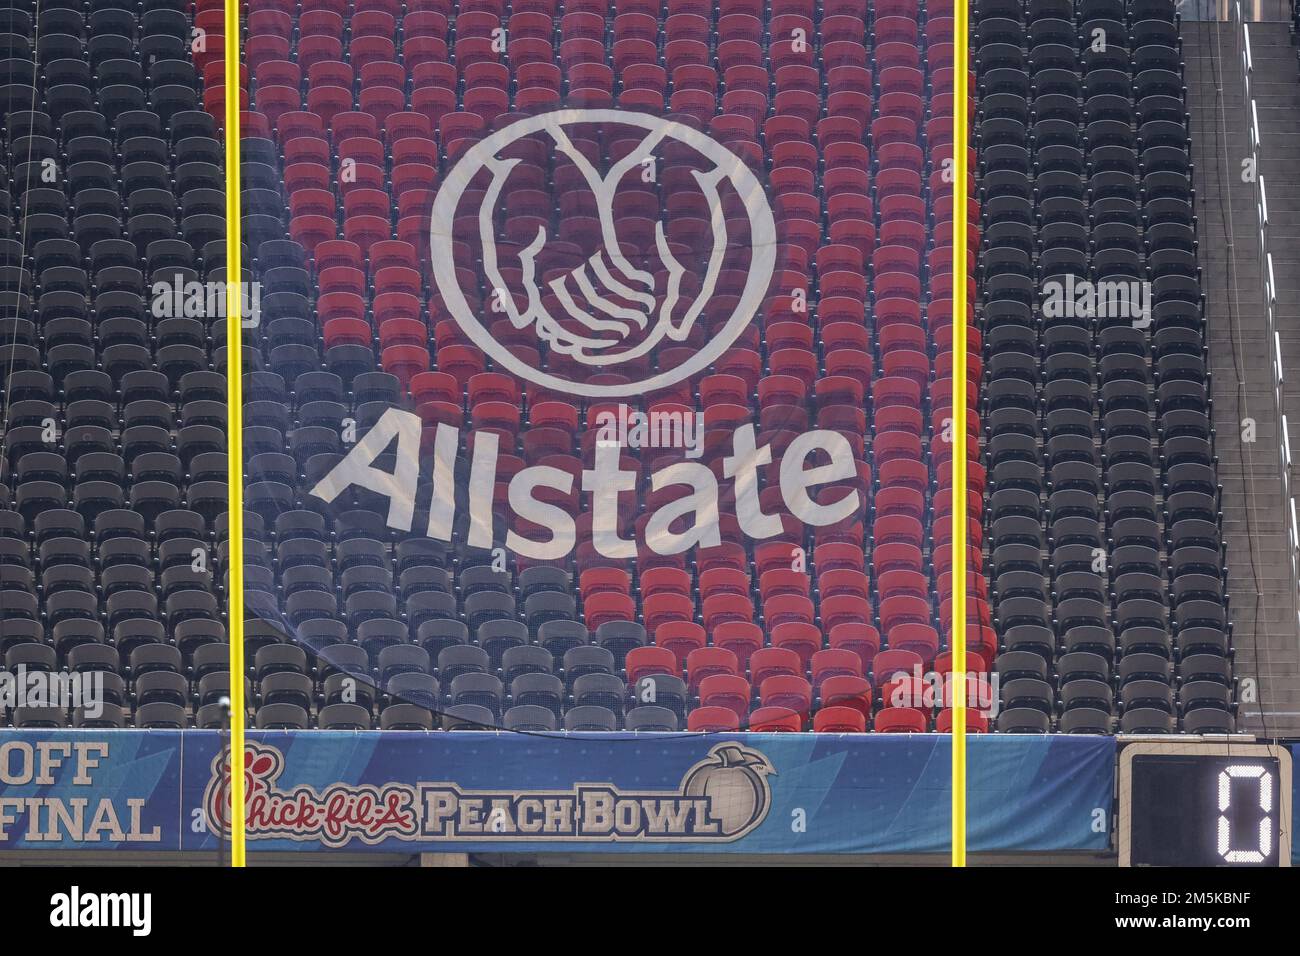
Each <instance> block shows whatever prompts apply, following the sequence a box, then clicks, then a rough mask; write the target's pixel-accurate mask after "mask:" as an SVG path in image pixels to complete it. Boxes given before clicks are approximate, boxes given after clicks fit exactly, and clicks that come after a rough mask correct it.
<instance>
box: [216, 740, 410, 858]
mask: <svg viewBox="0 0 1300 956" xmlns="http://www.w3.org/2000/svg"><path fill="white" fill-rule="evenodd" d="M244 768H245V769H244V795H245V800H244V805H245V807H246V821H245V832H246V835H247V837H248V839H250V840H270V839H277V838H278V839H286V840H297V841H315V842H319V843H321V844H323V845H325V846H327V847H331V848H338V847H342V846H344V845H346V844H347V843H348V842H349V841H351V840H354V839H356V840H360V841H361V842H363V843H368V844H375V843H381V842H383V841H384V840H386V839H388V838H389V837H396V838H399V839H408V840H409V839H411V838H412V837H414V836H415V835H416V834H417V833H418V832H419V819H418V817H419V814H418V812H417V810H416V802H415V790H414V788H412V787H408V786H404V785H402V784H397V783H386V784H384V785H383V786H380V787H375V786H370V785H368V784H361V785H355V786H354V785H349V784H342V783H335V784H331V785H330V786H328V787H326V788H325V789H324V790H319V791H318V790H316V789H314V788H312V787H308V786H297V787H294V788H293V789H291V790H281V789H278V788H277V787H276V785H275V784H276V781H277V780H278V779H279V777H280V774H281V773H282V772H283V771H284V755H283V754H281V753H280V751H279V750H277V749H276V748H275V747H270V746H266V745H264V744H258V743H248V744H247V745H246V746H245V748H244ZM229 784H230V761H229V759H228V758H227V757H225V756H223V755H222V754H218V755H217V756H216V758H214V759H213V761H212V775H211V778H210V779H209V781H208V786H207V789H206V790H205V791H204V793H203V814H204V816H205V818H206V820H207V824H208V829H209V831H210V832H214V833H226V832H228V831H229V829H230V788H229Z"/></svg>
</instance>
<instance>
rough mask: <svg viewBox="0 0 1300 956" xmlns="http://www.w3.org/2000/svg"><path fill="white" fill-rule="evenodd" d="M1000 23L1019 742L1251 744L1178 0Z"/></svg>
mask: <svg viewBox="0 0 1300 956" xmlns="http://www.w3.org/2000/svg"><path fill="white" fill-rule="evenodd" d="M977 9H978V13H977V17H976V21H975V36H974V40H973V42H974V53H973V55H974V60H975V65H976V67H977V70H978V76H979V112H978V116H977V143H978V148H979V173H980V198H981V201H982V228H983V247H982V259H981V263H980V272H979V279H980V293H981V306H980V311H981V319H982V326H983V334H984V342H985V349H986V353H985V354H986V358H987V375H986V378H985V385H984V393H983V415H984V422H985V430H984V441H985V464H986V467H987V469H988V506H987V521H986V524H985V533H986V537H987V547H986V557H987V580H988V589H989V594H990V597H991V599H992V608H993V621H992V630H993V631H994V633H995V637H996V641H997V645H998V648H999V651H1000V654H999V656H998V658H997V669H998V671H999V672H1000V685H1001V686H1000V694H1001V706H1002V712H1001V714H1000V715H999V717H998V728H999V729H1000V730H1004V731H1016V732H1045V731H1050V730H1057V731H1060V732H1065V733H1112V732H1116V731H1121V732H1124V733H1170V732H1176V731H1184V732H1188V733H1216V732H1226V731H1231V730H1232V728H1233V726H1234V712H1235V706H1236V705H1235V687H1234V682H1233V675H1232V666H1231V653H1232V626H1231V623H1230V621H1229V614H1228V595H1227V593H1226V591H1225V583H1226V579H1227V578H1226V571H1225V563H1224V553H1223V545H1222V535H1221V519H1220V511H1219V493H1220V492H1219V484H1218V479H1217V474H1216V459H1215V454H1214V430H1213V428H1212V427H1211V422H1212V415H1211V411H1212V409H1211V401H1210V390H1209V373H1208V371H1207V369H1206V360H1205V317H1204V314H1203V302H1202V296H1201V292H1200V275H1199V270H1198V268H1197V264H1196V263H1197V261H1196V220H1195V217H1194V214H1193V210H1194V201H1193V200H1194V193H1193V189H1192V169H1191V164H1190V161H1189V153H1188V135H1189V134H1188V120H1187V116H1186V114H1185V112H1184V105H1183V104H1184V88H1183V80H1182V73H1183V63H1182V58H1181V43H1180V40H1179V32H1178V18H1177V16H1176V15H1175V4H1174V3H1173V2H1171V0H1130V2H1125V0H1080V2H1078V3H1072V2H1068V0H1028V2H1023V3H1022V2H1020V0H980V2H979V3H978V8H977ZM1084 283H1093V284H1095V285H1094V286H1093V288H1095V289H1097V290H1099V292H1100V294H1099V295H1096V296H1092V297H1091V298H1090V297H1089V295H1088V292H1089V286H1086V285H1084ZM1103 286H1108V288H1103ZM1130 291H1131V292H1133V293H1135V295H1131V296H1129V297H1128V298H1125V297H1124V296H1123V295H1122V294H1121V293H1126V292H1130ZM1146 292H1149V300H1145V302H1146V304H1147V306H1148V307H1146V308H1143V307H1142V306H1143V304H1144V293H1146ZM1054 293H1055V295H1054ZM1067 299H1068V300H1070V301H1066V300H1067ZM1126 303H1127V304H1128V306H1129V307H1128V308H1125V307H1124V306H1125V305H1126ZM1089 304H1091V306H1092V308H1091V310H1090V311H1089V310H1088V309H1087V308H1083V309H1081V308H1080V306H1085V307H1086V306H1088V305H1089Z"/></svg>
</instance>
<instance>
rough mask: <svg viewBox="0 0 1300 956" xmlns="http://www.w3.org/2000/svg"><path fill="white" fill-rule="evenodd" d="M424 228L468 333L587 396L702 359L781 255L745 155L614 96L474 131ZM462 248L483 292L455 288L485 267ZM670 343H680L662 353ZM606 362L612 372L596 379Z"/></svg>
mask: <svg viewBox="0 0 1300 956" xmlns="http://www.w3.org/2000/svg"><path fill="white" fill-rule="evenodd" d="M615 147H616V148H615ZM603 151H607V152H608V155H609V163H608V168H607V169H606V170H605V171H603V172H602V171H601V169H600V168H598V167H600V166H601V165H604V164H602V163H601V161H600V160H599V156H600V154H601V153H602V152H603ZM556 202H558V204H559V207H560V213H561V215H560V217H559V219H558V221H555V220H554V218H553V205H554V203H556ZM665 208H666V209H667V215H665V213H664V209H665ZM431 239H432V261H433V273H434V278H435V280H436V282H437V288H438V293H439V295H440V296H441V297H442V302H443V306H444V307H445V309H446V310H447V312H448V313H449V314H450V315H451V317H452V318H453V319H454V320H455V321H456V323H457V324H458V325H459V326H460V327H461V329H463V330H464V332H465V334H466V335H467V336H468V337H469V339H470V340H471V341H472V342H473V343H474V344H475V345H477V346H478V347H479V348H480V349H482V350H483V352H484V353H486V354H487V355H488V356H489V357H490V358H491V359H492V360H493V361H494V362H495V363H496V364H497V365H498V366H499V367H501V368H503V369H505V370H507V371H510V372H512V373H514V374H515V375H518V376H519V377H520V378H523V379H527V380H528V381H530V382H533V383H535V384H537V385H541V386H543V387H545V388H548V389H551V390H554V391H559V392H567V393H570V394H574V395H579V396H584V397H589V398H617V397H627V396H633V395H640V394H644V393H647V392H653V391H656V390H660V389H664V388H667V387H669V386H671V385H674V384H676V383H677V382H680V381H682V380H684V379H687V378H689V377H690V376H692V375H695V374H697V373H699V372H702V371H703V370H705V369H706V368H708V367H709V365H710V364H712V363H713V362H714V361H716V360H717V359H718V358H719V357H720V356H721V355H722V354H723V353H724V352H725V351H726V350H727V349H728V348H729V347H730V346H731V345H732V344H733V343H734V342H735V341H736V339H737V338H738V337H739V336H740V335H741V333H742V332H743V331H744V329H745V327H746V326H747V325H748V324H749V322H750V321H751V320H752V319H753V317H754V315H755V313H756V312H757V311H758V309H759V306H760V305H761V304H762V301H763V298H764V296H765V295H766V294H767V290H768V285H769V283H770V282H771V280H772V275H773V272H774V269H775V263H776V224H775V221H774V220H773V217H772V210H771V207H770V206H769V205H768V201H767V197H766V195H765V193H764V191H763V187H762V185H761V184H760V183H759V181H758V179H757V178H756V177H755V176H754V174H753V172H751V171H750V169H749V167H748V166H746V165H745V163H744V162H743V161H742V160H741V159H740V157H739V156H737V155H736V154H734V153H733V152H731V151H730V150H729V149H727V148H726V147H725V146H723V145H722V144H720V143H718V142H717V141H715V140H713V139H712V138H710V137H709V136H707V135H705V134H704V133H701V132H699V131H698V130H695V129H693V128H691V127H689V126H686V125H684V124H682V123H679V122H676V121H674V120H671V119H664V118H662V117H657V116H651V115H649V114H645V113H634V112H626V111H623V110H613V109H566V110H559V111H556V112H552V113H545V114H542V115H539V116H532V117H528V118H525V119H521V120H518V121H516V122H514V123H512V124H510V125H509V126H507V127H506V128H505V129H502V130H499V131H498V132H496V133H493V134H492V135H491V136H488V137H487V138H486V139H484V140H482V141H481V142H479V143H477V144H475V145H474V146H473V147H471V148H470V149H469V150H468V151H466V152H465V154H464V155H463V156H462V157H461V158H460V159H459V161H458V162H457V163H456V164H455V166H454V167H453V168H452V169H451V171H450V172H449V173H448V175H447V177H446V179H445V180H444V181H443V183H442V185H441V187H440V188H439V190H438V195H437V198H436V200H435V202H434V206H433V215H432V222H431ZM466 246H468V247H469V249H470V250H472V252H473V253H475V254H476V256H477V260H478V263H480V264H481V278H482V280H483V283H484V288H483V289H482V290H478V289H474V288H469V289H467V288H465V285H466V284H467V282H466V275H465V273H466V271H468V272H469V273H471V274H473V273H475V272H478V271H479V268H474V269H469V270H464V269H461V270H459V271H458V265H459V266H464V265H466V259H465V256H464V252H465V247H466ZM458 254H459V257H458ZM458 258H459V262H458ZM738 276H743V280H742V279H738V278H737V277H738ZM503 339H505V341H503ZM519 345H525V346H527V347H525V348H519V347H517V346H519ZM511 346H516V347H514V348H512V347H511ZM673 346H683V347H684V348H683V349H682V350H681V351H680V356H681V357H680V358H679V360H676V361H669V360H667V359H666V357H665V352H666V350H667V349H669V348H671V347H673ZM557 372H559V373H562V374H557ZM604 373H616V375H608V374H607V375H605V377H606V379H607V380H606V381H603V382H602V381H599V380H594V379H596V377H597V376H600V375H602V374H604Z"/></svg>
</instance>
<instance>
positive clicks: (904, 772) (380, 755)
mask: <svg viewBox="0 0 1300 956" xmlns="http://www.w3.org/2000/svg"><path fill="white" fill-rule="evenodd" d="M246 750H247V767H248V769H247V773H246V779H245V782H246V789H247V808H248V831H247V832H248V840H249V848H250V851H254V852H255V851H256V850H258V849H262V850H279V851H283V850H321V849H347V850H349V851H358V850H375V851H384V852H419V851H420V850H430V851H474V852H483V851H497V852H544V851H546V850H547V849H549V848H554V849H555V850H558V851H564V852H593V851H594V852H628V851H632V852H639V853H644V852H664V853H674V852H676V853H682V852H686V853H691V852H695V853H699V852H708V853H714V852H739V853H789V854H826V853H851V854H887V853H888V854H907V853H945V852H947V850H948V841H949V813H950V779H949V774H950V755H951V751H950V738H949V737H947V736H945V735H929V734H927V735H903V734H897V735H896V734H862V735H857V734H851V735H834V734H637V735H632V734H580V735H566V734H519V733H492V732H451V733H447V732H434V733H418V732H397V731H387V732H364V733H347V732H331V731H310V732H305V733H304V732H291V731H282V732H255V733H250V734H249V735H248V742H247V747H246ZM223 757H224V755H223V751H222V748H221V739H220V737H219V736H218V735H217V734H216V733H214V732H210V731H102V732H100V731H94V732H91V731H85V732H72V733H69V732H67V731H55V730H49V731H39V730H38V731H11V732H8V733H6V734H5V737H4V741H3V743H0V848H2V849H10V850H14V849H31V850H37V849H42V848H48V849H60V850H69V849H125V850H135V849H143V850H154V851H160V850H173V851H174V850H187V851H196V850H209V851H215V850H216V848H217V836H216V834H217V833H219V832H221V830H222V828H224V827H225V826H226V821H227V819H228V817H229V796H228V791H227V788H226V778H225V775H224V772H223V766H224V760H223ZM968 767H969V787H968V793H969V802H968V830H969V848H970V849H971V851H973V852H981V851H1000V852H1008V851H1071V850H1079V851H1092V852H1105V851H1106V850H1107V849H1108V848H1109V847H1110V842H1111V841H1110V833H1109V824H1110V819H1111V812H1112V801H1113V791H1114V774H1115V742H1114V740H1113V739H1112V738H1108V737H1083V736H1079V737H1070V736H1025V737H1019V736H1008V735H990V736H973V737H971V738H970V750H969V758H968Z"/></svg>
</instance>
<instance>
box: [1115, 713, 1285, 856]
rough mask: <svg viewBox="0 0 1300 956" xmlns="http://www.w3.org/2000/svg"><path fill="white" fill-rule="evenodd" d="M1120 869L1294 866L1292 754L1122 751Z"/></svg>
mask: <svg viewBox="0 0 1300 956" xmlns="http://www.w3.org/2000/svg"><path fill="white" fill-rule="evenodd" d="M1119 864H1120V866H1256V867H1259V866H1290V865H1291V754H1290V752H1289V751H1288V750H1287V749H1286V748H1285V747H1280V746H1277V745H1273V744H1255V743H1237V742H1234V741H1231V740H1229V739H1225V740H1221V741H1205V740H1198V741H1187V742H1179V743H1170V742H1164V741H1161V742H1154V741H1151V742H1147V741H1141V742H1138V741H1135V742H1133V743H1129V744H1126V745H1124V746H1123V748H1122V749H1121V750H1120V758H1119Z"/></svg>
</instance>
